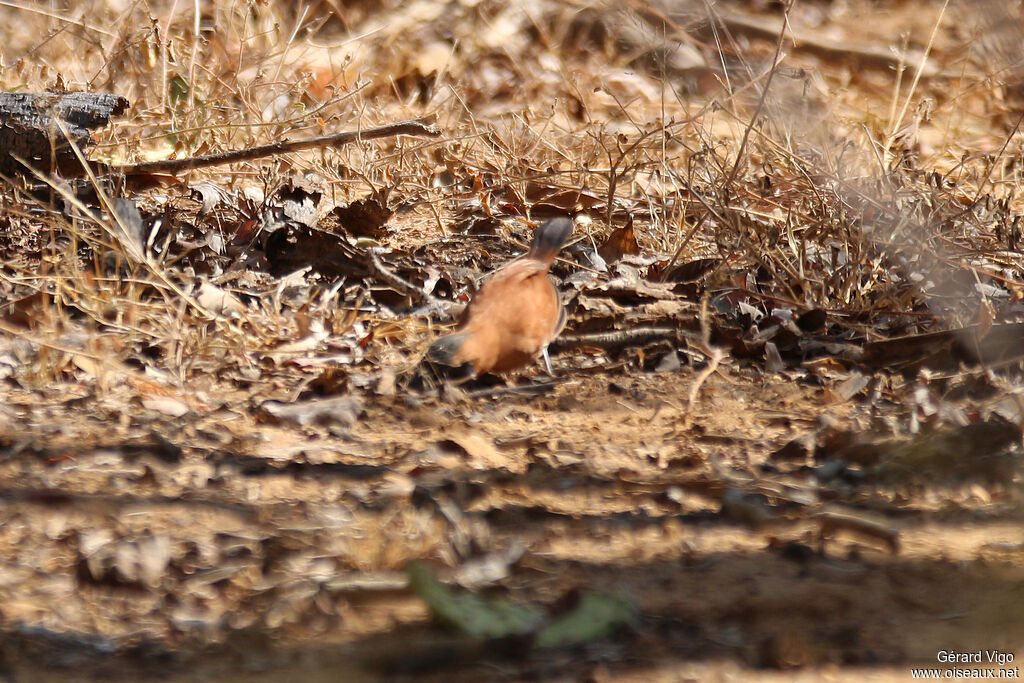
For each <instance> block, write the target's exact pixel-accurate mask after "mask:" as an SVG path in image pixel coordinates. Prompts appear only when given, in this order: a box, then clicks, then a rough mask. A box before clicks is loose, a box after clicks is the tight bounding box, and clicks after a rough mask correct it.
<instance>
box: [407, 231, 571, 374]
mask: <svg viewBox="0 0 1024 683" xmlns="http://www.w3.org/2000/svg"><path fill="white" fill-rule="evenodd" d="M570 234H572V221H570V220H569V219H568V218H553V219H551V220H549V221H546V222H545V223H544V224H543V225H541V226H540V227H539V228H537V231H536V233H535V234H534V236H533V243H532V244H531V245H530V251H529V253H527V255H526V258H523V259H520V260H518V261H513V262H512V263H509V264H508V265H506V266H504V267H502V268H500V269H499V270H498V271H497V272H495V273H494V275H492V276H491V277H490V279H488V280H487V282H485V283H484V284H483V286H482V287H480V290H479V291H478V292H477V293H476V295H475V296H474V297H473V299H472V301H470V302H469V306H467V307H466V310H465V311H464V312H463V314H462V318H461V319H460V320H459V324H458V327H456V331H455V332H453V333H452V334H448V335H445V336H443V337H441V338H439V339H437V340H436V341H435V342H434V343H433V344H431V345H430V349H429V350H428V351H427V355H426V357H425V360H426V361H427V362H429V363H432V364H435V365H446V366H451V367H456V368H460V369H461V370H463V371H468V372H470V373H471V374H472V375H473V376H479V375H482V374H484V373H486V372H491V371H494V372H507V371H509V370H514V369H516V368H519V367H522V366H524V365H526V364H528V363H530V362H531V361H532V360H533V359H535V358H536V357H537V356H538V355H543V356H544V362H545V363H546V364H547V369H548V372H549V373H550V372H551V364H550V362H549V361H548V355H547V348H548V344H549V343H551V341H552V340H553V339H554V338H555V337H557V336H558V333H559V332H561V331H562V328H563V327H564V326H565V309H564V308H563V307H562V302H561V301H560V300H559V298H558V292H557V291H556V290H555V287H554V285H552V284H551V280H549V279H548V270H549V269H550V268H551V264H552V263H553V262H554V260H555V256H556V255H557V254H558V251H559V249H561V248H562V245H564V244H565V242H566V240H568V239H569V235H570Z"/></svg>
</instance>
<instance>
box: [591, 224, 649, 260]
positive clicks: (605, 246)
mask: <svg viewBox="0 0 1024 683" xmlns="http://www.w3.org/2000/svg"><path fill="white" fill-rule="evenodd" d="M597 253H598V254H600V255H601V258H603V259H604V260H605V262H606V263H608V264H609V265H610V264H612V263H615V262H616V261H618V260H619V259H621V258H622V257H623V256H625V255H626V254H639V253H640V243H639V242H637V241H636V233H634V232H633V216H632V215H631V216H630V217H629V222H628V223H626V225H624V226H622V227H621V228H619V229H617V230H614V231H612V234H610V235H608V239H606V240H605V241H604V242H603V243H602V244H601V246H600V247H598V248H597Z"/></svg>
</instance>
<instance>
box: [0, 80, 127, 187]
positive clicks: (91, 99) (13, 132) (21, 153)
mask: <svg viewBox="0 0 1024 683" xmlns="http://www.w3.org/2000/svg"><path fill="white" fill-rule="evenodd" d="M127 108H128V100H127V99H125V98H124V97H122V96H120V95H115V94H112V93H90V92H69V93H49V92H44V93H31V92H24V93H22V92H0V174H3V175H13V174H16V173H24V171H25V167H24V165H23V164H22V163H21V162H19V161H18V160H17V158H21V159H23V160H24V161H26V162H27V163H29V164H30V165H32V166H34V167H36V168H38V169H39V170H41V171H44V172H49V171H50V169H51V168H54V167H56V168H57V169H59V170H62V171H64V172H67V170H68V169H74V168H79V169H80V168H81V164H80V163H79V162H78V160H77V159H76V158H75V153H74V151H73V150H72V149H71V146H70V145H69V144H68V140H69V139H70V140H71V141H73V142H74V143H75V144H76V145H77V146H78V147H79V148H81V149H83V150H84V149H86V148H88V147H90V146H91V145H92V144H93V143H94V142H95V141H94V140H93V138H92V135H90V134H89V131H90V130H92V129H94V128H99V127H100V126H104V125H106V124H107V123H108V122H109V121H110V117H111V116H118V115H120V114H122V113H124V111H125V110H126V109H127ZM58 120H60V121H61V122H62V123H63V127H64V130H65V131H66V133H65V132H64V131H61V129H60V126H59V125H58V123H57V121H58ZM16 157H17V158H16ZM79 174H80V171H79V173H77V174H75V175H79Z"/></svg>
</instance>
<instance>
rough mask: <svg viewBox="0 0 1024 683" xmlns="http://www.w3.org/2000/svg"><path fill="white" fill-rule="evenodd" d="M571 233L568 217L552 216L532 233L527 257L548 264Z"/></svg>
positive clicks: (570, 222) (570, 223)
mask: <svg viewBox="0 0 1024 683" xmlns="http://www.w3.org/2000/svg"><path fill="white" fill-rule="evenodd" d="M571 234H572V221H571V220H569V219H568V218H552V219H551V220H547V221H544V223H543V224H541V226H540V227H539V228H537V232H535V233H534V235H533V244H531V245H530V253H529V254H527V256H528V257H529V258H532V259H536V260H538V261H542V262H544V263H546V264H548V265H549V266H550V265H551V263H552V262H553V261H554V260H555V256H556V255H557V254H558V250H559V249H561V248H562V245H563V244H565V243H566V241H568V239H569V235H571Z"/></svg>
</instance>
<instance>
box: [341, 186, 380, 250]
mask: <svg viewBox="0 0 1024 683" xmlns="http://www.w3.org/2000/svg"><path fill="white" fill-rule="evenodd" d="M388 194H389V193H388V191H387V190H386V189H385V190H383V191H381V192H374V193H373V194H372V195H371V196H369V197H366V198H364V199H359V200H356V201H354V202H352V203H351V204H349V205H348V206H337V207H335V208H334V209H332V211H331V214H332V215H334V216H335V217H337V219H338V221H339V222H340V223H341V225H342V227H343V228H344V229H345V231H346V232H347V233H349V234H350V235H354V236H356V237H371V238H373V239H379V238H380V237H383V236H384V234H385V232H386V231H385V230H384V226H385V225H387V222H388V219H390V218H391V216H393V215H394V213H395V212H394V210H392V209H391V208H390V207H389V206H388Z"/></svg>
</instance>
